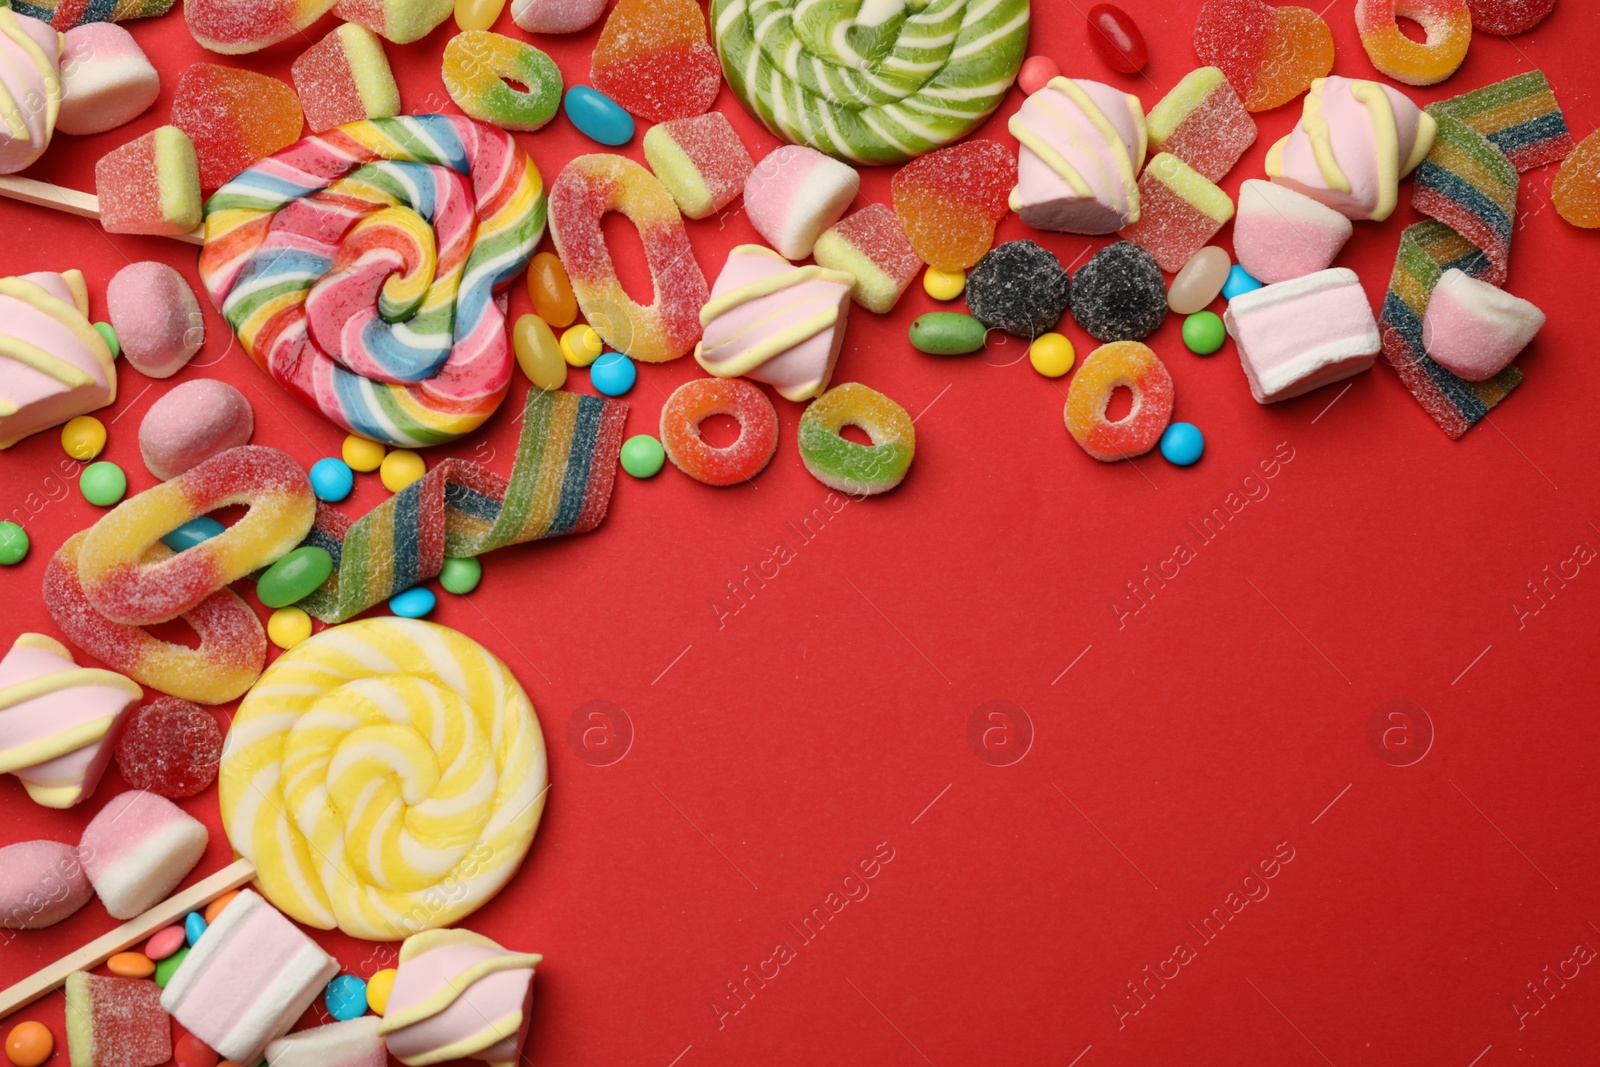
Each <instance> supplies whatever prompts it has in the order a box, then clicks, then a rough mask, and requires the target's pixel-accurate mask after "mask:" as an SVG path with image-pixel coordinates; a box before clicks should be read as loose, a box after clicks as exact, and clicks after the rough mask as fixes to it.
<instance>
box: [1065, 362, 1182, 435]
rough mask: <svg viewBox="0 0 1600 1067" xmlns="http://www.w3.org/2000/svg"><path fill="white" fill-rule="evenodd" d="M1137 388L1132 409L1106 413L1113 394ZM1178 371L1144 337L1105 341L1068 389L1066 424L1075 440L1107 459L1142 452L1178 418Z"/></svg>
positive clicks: (1134, 392) (1079, 371) (1134, 391)
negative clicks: (1174, 410) (1175, 385)
mask: <svg viewBox="0 0 1600 1067" xmlns="http://www.w3.org/2000/svg"><path fill="white" fill-rule="evenodd" d="M1119 388H1126V389H1128V390H1129V391H1130V392H1132V393H1133V403H1132V406H1131V407H1130V408H1129V409H1128V413H1127V414H1126V415H1124V416H1123V417H1122V418H1120V419H1118V420H1117V421H1116V422H1112V421H1111V420H1109V419H1107V418H1106V407H1107V405H1108V404H1109V403H1110V401H1111V394H1112V393H1113V392H1115V391H1116V390H1117V389H1119ZM1172 400H1173V390H1172V375H1171V374H1170V373H1168V371H1167V365H1166V364H1165V363H1162V362H1161V357H1160V356H1158V355H1156V354H1155V353H1154V352H1152V351H1151V350H1150V349H1149V348H1148V347H1147V346H1145V345H1143V344H1140V343H1139V342H1138V341H1113V342H1112V343H1111V344H1108V345H1101V346H1100V347H1099V348H1097V349H1095V350H1094V351H1093V352H1090V353H1089V357H1088V358H1087V359H1085V360H1084V361H1083V366H1081V367H1079V368H1078V373H1077V374H1075V375H1073V377H1072V386H1071V388H1070V389H1069V390H1068V392H1067V408H1066V423H1067V432H1068V433H1070V434H1072V439H1073V440H1074V441H1077V442H1078V444H1080V445H1082V446H1083V450H1084V451H1085V452H1087V453H1089V455H1091V456H1093V457H1094V458H1095V459H1098V460H1100V461H1101V462H1102V463H1113V462H1115V461H1117V460H1119V459H1131V458H1133V457H1134V456H1142V455H1144V454H1145V453H1146V452H1148V451H1150V450H1151V449H1152V448H1154V447H1155V446H1156V443H1157V442H1158V441H1160V440H1161V435H1162V433H1163V432H1165V430H1166V428H1167V423H1169V422H1171V421H1172Z"/></svg>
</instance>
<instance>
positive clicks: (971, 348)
mask: <svg viewBox="0 0 1600 1067" xmlns="http://www.w3.org/2000/svg"><path fill="white" fill-rule="evenodd" d="M988 332H989V331H988V328H987V327H985V326H984V324H983V323H981V322H979V321H978V320H977V319H975V318H973V317H972V316H971V315H963V314H961V313H960V312H959V311H930V312H928V313H927V314H926V315H922V316H919V317H918V318H917V321H915V322H913V323H912V324H911V330H910V336H911V347H913V348H915V349H916V350H917V351H918V352H927V353H928V354H929V355H934V356H964V355H966V354H967V353H969V352H976V351H977V350H978V349H980V348H982V347H983V339H984V337H985V336H987V334H988Z"/></svg>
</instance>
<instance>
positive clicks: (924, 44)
mask: <svg viewBox="0 0 1600 1067" xmlns="http://www.w3.org/2000/svg"><path fill="white" fill-rule="evenodd" d="M1030 17H1031V10H1030V6H1029V3H1028V0H853V2H847V3H827V4H823V3H816V2H814V0H714V2H713V3H712V5H711V24H712V26H713V27H714V33H715V37H716V46H717V54H718V56H719V57H720V58H721V59H722V70H723V73H724V74H725V75H726V76H727V79H728V84H729V86H731V87H732V88H733V91H734V93H735V95H737V96H738V97H739V99H740V100H741V101H742V102H743V103H744V105H745V107H747V108H749V109H750V111H751V113H752V114H754V115H755V117H756V118H757V119H759V120H761V123H762V124H763V125H764V126H766V127H767V129H769V130H771V131H772V132H773V133H774V134H775V135H777V136H778V137H781V138H783V139H784V140H786V141H789V142H791V143H794V144H804V145H810V146H811V147H812V148H816V149H818V150H819V151H823V152H826V153H828V154H829V155H831V156H834V157H836V158H838V159H848V160H852V161H855V162H858V163H903V162H905V161H906V160H908V159H912V158H914V157H916V156H920V155H923V154H925V153H927V152H931V151H933V150H934V149H935V148H940V147H943V146H944V145H947V144H951V143H953V142H955V141H959V140H960V139H961V138H963V137H965V136H966V135H967V134H969V133H971V132H972V131H973V130H974V129H976V128H977V127H978V126H979V125H980V124H981V123H982V122H983V120H984V119H986V118H987V117H988V116H989V114H990V113H991V112H993V111H994V109H995V108H996V107H998V106H999V105H1000V102H1001V101H1002V100H1004V99H1005V96H1006V93H1007V92H1008V91H1009V90H1010V88H1011V85H1012V83H1013V82H1014V81H1015V80H1016V77H1017V73H1018V71H1020V70H1021V69H1022V61H1023V59H1024V58H1025V57H1026V54H1027V48H1028V30H1029V23H1030Z"/></svg>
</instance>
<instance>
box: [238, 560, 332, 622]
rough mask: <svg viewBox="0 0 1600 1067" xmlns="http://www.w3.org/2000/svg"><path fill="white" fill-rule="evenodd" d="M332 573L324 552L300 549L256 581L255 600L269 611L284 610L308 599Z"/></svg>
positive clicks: (277, 563) (330, 561) (329, 562)
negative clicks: (300, 600)
mask: <svg viewBox="0 0 1600 1067" xmlns="http://www.w3.org/2000/svg"><path fill="white" fill-rule="evenodd" d="M332 573H333V557H332V556H330V555H328V552H327V550H326V549H322V548H317V547H316V546H314V545H302V546H300V547H299V548H297V549H295V550H294V551H292V552H290V553H289V554H288V555H286V556H284V557H283V558H282V559H280V560H278V562H276V563H274V564H273V565H272V566H270V567H268V568H267V572H266V573H265V574H263V575H262V576H261V577H260V578H258V579H257V580H256V596H257V597H258V598H259V599H260V600H261V602H262V603H263V604H265V605H266V606H267V607H269V608H286V607H288V606H289V605H290V604H293V603H294V602H295V601H296V600H299V599H301V598H302V597H305V596H309V595H310V594H311V592H312V591H313V590H315V589H316V588H317V587H318V586H319V585H321V584H322V583H323V582H325V581H327V580H328V575H330V574H332Z"/></svg>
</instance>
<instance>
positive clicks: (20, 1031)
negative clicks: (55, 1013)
mask: <svg viewBox="0 0 1600 1067" xmlns="http://www.w3.org/2000/svg"><path fill="white" fill-rule="evenodd" d="M55 1050H56V1038H55V1035H54V1034H52V1033H51V1032H50V1029H49V1028H48V1027H47V1026H45V1025H44V1023H36V1022H25V1023H18V1024H17V1025H16V1026H14V1027H12V1030H11V1033H9V1034H7V1035H6V1058H7V1059H9V1060H10V1061H11V1062H12V1063H14V1064H16V1065H17V1067H39V1064H41V1063H43V1062H44V1061H45V1060H47V1059H49V1058H50V1056H51V1055H52V1054H53V1053H54V1052H55Z"/></svg>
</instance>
